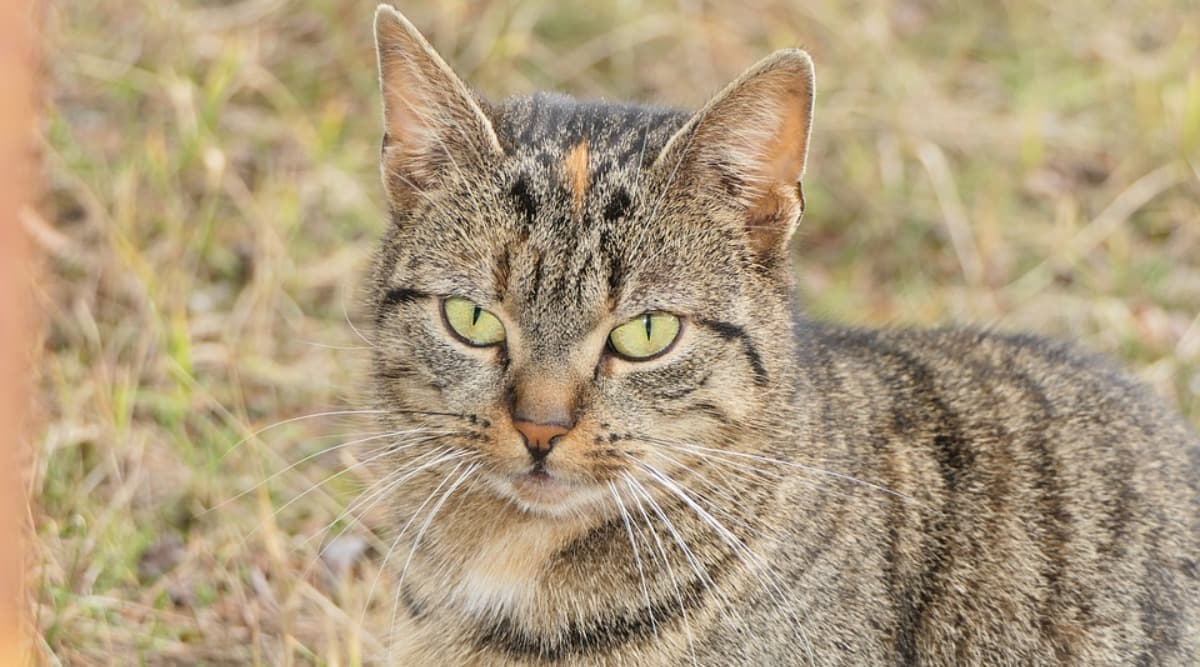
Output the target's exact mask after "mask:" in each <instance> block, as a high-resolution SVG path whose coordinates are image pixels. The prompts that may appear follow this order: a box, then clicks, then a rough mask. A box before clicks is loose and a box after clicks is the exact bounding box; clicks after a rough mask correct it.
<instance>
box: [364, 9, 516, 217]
mask: <svg viewBox="0 0 1200 667" xmlns="http://www.w3.org/2000/svg"><path fill="white" fill-rule="evenodd" d="M375 47H376V50H377V52H378V55H379V84H380V89H381V91H382V93H383V121H384V137H383V155H382V164H381V168H382V171H383V184H384V187H385V188H386V189H387V191H388V195H389V197H390V198H391V199H392V201H393V203H394V204H397V203H399V204H402V203H404V202H405V201H406V200H407V199H408V198H409V197H411V196H413V195H414V194H420V193H422V192H425V191H428V190H431V189H435V188H437V187H438V185H439V183H440V181H441V180H442V179H444V178H447V177H450V176H454V175H461V174H462V173H469V170H467V169H464V166H465V165H464V164H463V163H464V162H466V163H473V162H477V161H479V160H487V159H489V158H492V157H495V156H498V155H501V154H502V153H503V149H502V148H501V146H500V141H499V139H497V137H496V133H495V131H494V129H493V128H492V123H491V121H490V120H489V119H488V116H487V114H486V113H485V112H484V109H483V103H482V101H481V100H479V99H477V98H476V97H475V95H474V94H473V93H472V92H471V91H470V89H468V88H467V86H466V84H464V83H463V82H462V79H460V78H458V75H456V74H455V73H454V71H453V70H451V69H450V66H449V65H447V64H446V61H445V60H443V59H442V57H441V56H439V55H438V53H437V52H436V51H435V50H434V49H433V47H432V46H431V45H430V44H429V42H428V41H427V40H426V39H425V37H423V36H422V35H421V33H420V32H418V31H417V29H416V28H415V27H413V24H412V23H410V22H409V21H408V19H406V18H404V16H402V15H401V14H400V13H399V12H397V11H396V10H395V9H392V8H391V7H389V6H388V5H379V7H378V8H376V10H375Z"/></svg>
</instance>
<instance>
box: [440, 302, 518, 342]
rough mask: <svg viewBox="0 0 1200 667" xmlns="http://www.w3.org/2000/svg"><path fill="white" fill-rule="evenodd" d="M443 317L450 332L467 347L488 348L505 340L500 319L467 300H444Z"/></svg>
mask: <svg viewBox="0 0 1200 667" xmlns="http://www.w3.org/2000/svg"><path fill="white" fill-rule="evenodd" d="M442 317H443V318H445V320H446V326H447V327H448V328H449V329H450V331H451V332H453V333H454V335H455V336H457V337H458V338H459V339H460V340H462V341H463V342H464V343H466V344H467V345H472V346H474V347H488V346H490V345H496V344H497V343H500V342H501V341H503V340H504V324H503V323H502V322H500V319H499V318H498V317H496V316H495V315H493V314H491V313H489V312H488V311H486V310H484V309H483V308H481V307H479V306H478V305H476V304H474V303H472V302H470V301H468V300H467V299H463V298H461V297H457V296H452V297H450V298H448V299H443V300H442Z"/></svg>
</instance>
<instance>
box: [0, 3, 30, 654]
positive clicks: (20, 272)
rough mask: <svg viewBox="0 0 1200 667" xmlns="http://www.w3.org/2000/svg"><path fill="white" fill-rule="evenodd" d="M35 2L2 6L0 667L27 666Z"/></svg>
mask: <svg viewBox="0 0 1200 667" xmlns="http://www.w3.org/2000/svg"><path fill="white" fill-rule="evenodd" d="M34 2H35V0H3V2H0V90H2V91H3V96H0V666H4V667H7V666H8V665H19V664H24V663H25V662H27V661H28V659H29V647H30V644H29V639H30V637H28V636H27V634H26V632H27V630H28V625H27V623H26V622H27V620H28V619H27V618H26V616H25V610H26V608H27V606H26V601H25V594H26V589H25V585H24V584H25V581H24V579H25V574H26V572H25V567H26V565H27V563H28V560H27V557H26V553H25V549H26V547H27V542H26V539H27V538H28V536H29V532H28V526H27V524H26V519H25V517H26V516H28V514H27V512H26V502H27V496H26V490H25V481H24V475H23V474H22V472H21V471H22V469H23V467H24V466H25V465H26V463H27V461H28V457H27V456H25V455H24V452H22V451H21V448H22V447H23V446H24V443H25V439H24V435H25V434H26V429H27V427H28V426H29V420H28V415H29V409H30V403H31V401H30V394H31V390H30V388H31V385H30V379H29V371H30V368H29V363H30V351H31V350H30V345H31V343H32V341H33V335H32V329H33V326H34V323H33V319H34V318H33V313H32V303H31V299H30V298H29V292H30V286H31V270H32V262H31V256H30V255H31V248H30V245H29V243H28V241H27V239H26V237H25V234H24V232H23V231H22V227H21V224H20V215H21V211H22V210H23V209H24V208H25V207H27V206H30V205H31V204H32V199H33V191H34V187H35V183H36V173H37V170H36V168H35V163H36V152H35V149H34V144H33V136H34V135H33V128H34V125H33V123H34V116H33V115H34V107H35V104H34V94H35V93H34V85H35V84H34V80H35V78H36V74H37V58H36V53H37V45H36V42H35V33H36V30H35V25H36V15H35V8H34Z"/></svg>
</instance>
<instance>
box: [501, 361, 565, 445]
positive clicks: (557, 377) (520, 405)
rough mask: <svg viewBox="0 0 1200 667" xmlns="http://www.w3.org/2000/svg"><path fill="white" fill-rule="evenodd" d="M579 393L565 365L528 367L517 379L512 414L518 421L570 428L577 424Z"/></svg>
mask: <svg viewBox="0 0 1200 667" xmlns="http://www.w3.org/2000/svg"><path fill="white" fill-rule="evenodd" d="M577 394H578V389H577V387H576V385H575V382H573V380H572V378H571V374H570V369H568V368H566V367H565V366H559V367H558V368H557V369H555V368H553V367H550V366H543V365H539V366H538V367H534V368H530V369H527V370H525V371H524V372H522V373H520V374H519V375H518V376H517V378H516V379H515V381H514V382H513V395H512V417H513V419H514V420H515V421H522V422H530V423H533V424H546V425H550V426H558V427H561V428H568V429H569V428H571V427H572V426H574V425H575V409H576V407H577V401H578V396H577Z"/></svg>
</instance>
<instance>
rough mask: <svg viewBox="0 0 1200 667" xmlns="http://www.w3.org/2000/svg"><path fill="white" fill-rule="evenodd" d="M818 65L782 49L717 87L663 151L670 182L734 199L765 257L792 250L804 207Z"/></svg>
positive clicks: (662, 166)
mask: <svg viewBox="0 0 1200 667" xmlns="http://www.w3.org/2000/svg"><path fill="white" fill-rule="evenodd" d="M813 91H814V79H813V66H812V60H811V59H810V58H809V57H808V54H807V53H805V52H804V51H801V50H799V49H787V50H783V51H777V52H775V53H774V54H772V55H770V56H768V57H767V58H765V59H764V60H761V61H759V63H758V64H756V65H754V66H753V67H751V68H750V69H748V70H747V71H746V72H745V73H743V74H742V75H741V76H740V77H738V78H737V80H735V81H734V82H733V83H731V84H729V85H728V86H727V87H726V88H725V89H724V90H722V91H721V92H720V93H718V94H717V95H716V96H715V97H714V98H713V99H712V100H711V101H709V103H708V104H707V105H705V106H704V108H703V109H701V110H700V111H698V112H696V114H695V115H694V116H693V117H692V118H691V120H689V121H688V122H687V123H686V124H685V125H684V126H683V127H682V128H681V129H680V130H679V131H678V132H677V133H676V134H675V136H673V137H672V138H671V139H670V141H669V142H668V143H667V145H666V147H665V148H664V149H663V151H662V152H661V153H660V154H659V156H658V158H657V160H656V161H655V169H657V170H658V171H659V173H660V175H661V176H662V177H663V178H664V179H666V180H667V182H668V183H670V184H669V185H668V186H667V187H669V188H670V187H683V188H687V190H688V191H690V192H691V193H693V194H694V193H695V192H697V190H695V189H693V188H703V191H704V192H719V193H721V195H722V197H723V199H725V200H727V201H729V202H730V203H731V204H733V205H735V206H736V207H737V209H738V215H739V216H741V218H742V221H743V224H744V225H745V230H746V233H747V234H748V237H749V239H750V241H751V244H752V245H753V246H754V248H755V249H756V250H757V251H758V252H759V254H760V256H762V257H763V258H764V259H773V260H774V259H781V258H786V256H787V243H788V240H789V239H790V238H791V235H792V233H793V232H794V231H795V228H796V224H797V222H798V221H799V219H800V214H801V213H803V211H804V193H803V191H802V190H801V188H800V178H801V177H802V176H803V175H804V164H805V160H806V159H807V156H808V139H809V131H810V129H811V127H812V111H813Z"/></svg>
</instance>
